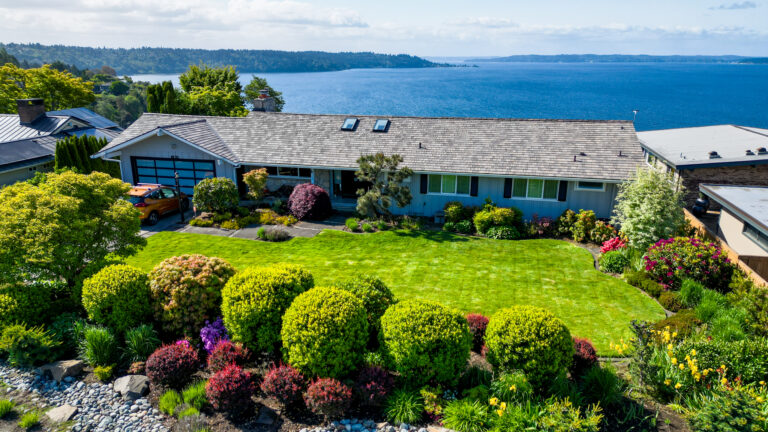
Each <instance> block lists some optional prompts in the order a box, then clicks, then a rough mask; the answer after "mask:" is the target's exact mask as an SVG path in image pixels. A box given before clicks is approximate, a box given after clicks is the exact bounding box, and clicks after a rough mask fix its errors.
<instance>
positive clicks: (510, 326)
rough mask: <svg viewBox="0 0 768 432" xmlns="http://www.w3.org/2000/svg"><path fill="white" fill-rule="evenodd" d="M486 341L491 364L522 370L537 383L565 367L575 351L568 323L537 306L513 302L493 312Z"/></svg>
mask: <svg viewBox="0 0 768 432" xmlns="http://www.w3.org/2000/svg"><path fill="white" fill-rule="evenodd" d="M485 345H486V346H487V347H488V355H487V359H488V361H489V362H490V363H491V364H492V365H494V366H495V367H498V368H499V369H501V370H502V371H512V370H516V369H517V370H522V371H523V372H525V375H526V376H527V377H528V379H529V381H531V383H532V384H534V385H537V386H541V385H544V384H545V383H546V381H547V380H549V379H552V378H554V377H555V376H557V375H558V374H560V373H561V372H563V371H565V370H566V369H567V368H568V367H569V366H570V364H571V361H572V360H573V353H574V348H573V339H571V333H570V332H569V331H568V327H566V326H565V324H564V323H563V322H562V321H561V320H560V319H559V318H557V317H556V316H554V315H553V314H552V313H551V312H549V311H547V310H546V309H542V308H539V307H534V306H513V307H511V308H507V309H502V310H500V311H498V312H496V313H495V314H493V316H491V319H490V321H489V322H488V329H487V330H486V332H485Z"/></svg>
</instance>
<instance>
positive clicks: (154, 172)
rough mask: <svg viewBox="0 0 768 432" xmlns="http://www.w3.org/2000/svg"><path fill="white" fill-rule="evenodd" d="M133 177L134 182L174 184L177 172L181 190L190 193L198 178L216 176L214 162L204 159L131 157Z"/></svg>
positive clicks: (198, 180)
mask: <svg viewBox="0 0 768 432" xmlns="http://www.w3.org/2000/svg"><path fill="white" fill-rule="evenodd" d="M131 165H132V167H133V178H134V179H135V181H136V183H159V184H161V185H165V186H175V185H176V179H175V178H174V175H175V173H177V172H178V173H179V185H180V186H181V191H182V192H184V193H186V194H188V195H192V190H193V188H194V187H195V185H196V184H198V183H199V182H200V180H203V179H206V178H213V177H216V164H215V163H214V161H212V160H204V159H164V158H145V157H132V158H131Z"/></svg>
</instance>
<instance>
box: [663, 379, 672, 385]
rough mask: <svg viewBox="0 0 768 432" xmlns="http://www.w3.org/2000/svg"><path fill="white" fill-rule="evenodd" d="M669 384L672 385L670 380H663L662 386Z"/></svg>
mask: <svg viewBox="0 0 768 432" xmlns="http://www.w3.org/2000/svg"><path fill="white" fill-rule="evenodd" d="M670 384H672V380H671V379H669V378H667V379H665V380H664V385H670Z"/></svg>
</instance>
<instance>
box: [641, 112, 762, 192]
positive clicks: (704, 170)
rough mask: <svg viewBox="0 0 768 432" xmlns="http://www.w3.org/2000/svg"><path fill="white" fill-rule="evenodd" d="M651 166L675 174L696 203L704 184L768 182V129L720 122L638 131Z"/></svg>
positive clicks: (753, 183)
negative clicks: (701, 125)
mask: <svg viewBox="0 0 768 432" xmlns="http://www.w3.org/2000/svg"><path fill="white" fill-rule="evenodd" d="M637 137H638V139H640V144H641V145H642V147H643V151H644V153H645V160H646V163H648V165H650V166H652V167H654V168H656V169H661V170H664V171H666V172H672V173H674V178H675V180H676V181H677V182H679V184H681V185H682V186H683V187H685V190H686V194H685V202H686V204H687V205H691V204H693V202H694V201H695V200H696V198H697V197H698V195H699V185H700V184H701V183H710V184H712V183H716V184H739V185H757V186H763V185H768V129H759V128H754V127H746V126H735V125H718V126H703V127H692V128H680V129H665V130H655V131H647V132H638V133H637Z"/></svg>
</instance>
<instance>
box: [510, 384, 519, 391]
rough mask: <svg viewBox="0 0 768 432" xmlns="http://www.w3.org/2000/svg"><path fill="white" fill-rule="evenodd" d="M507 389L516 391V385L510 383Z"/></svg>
mask: <svg viewBox="0 0 768 432" xmlns="http://www.w3.org/2000/svg"><path fill="white" fill-rule="evenodd" d="M509 390H510V391H513V392H516V391H517V386H516V385H514V384H512V385H511V386H509Z"/></svg>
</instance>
